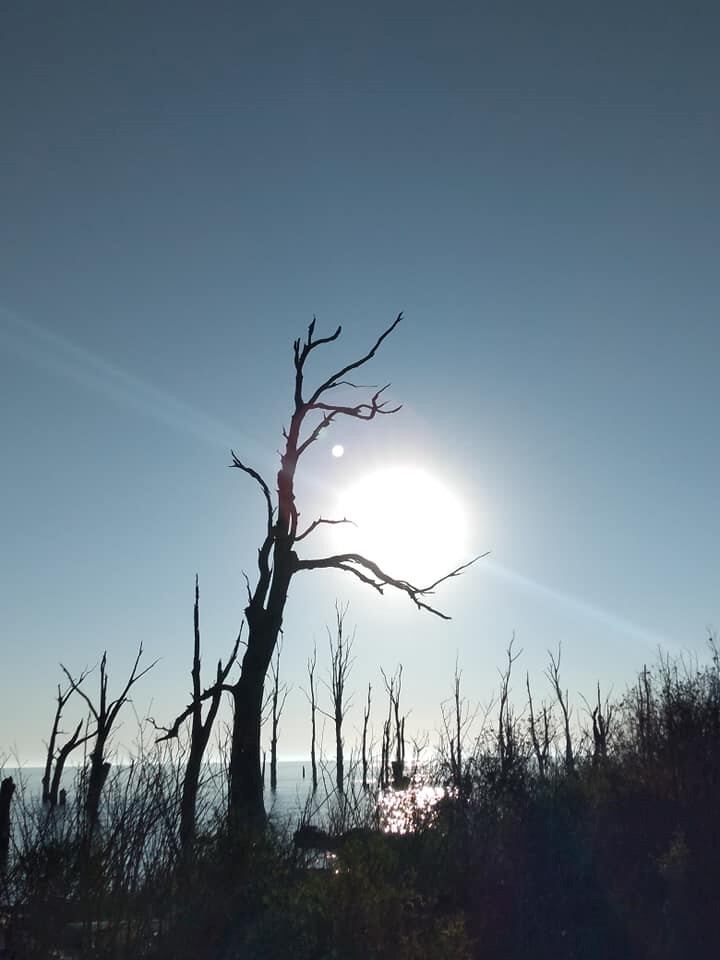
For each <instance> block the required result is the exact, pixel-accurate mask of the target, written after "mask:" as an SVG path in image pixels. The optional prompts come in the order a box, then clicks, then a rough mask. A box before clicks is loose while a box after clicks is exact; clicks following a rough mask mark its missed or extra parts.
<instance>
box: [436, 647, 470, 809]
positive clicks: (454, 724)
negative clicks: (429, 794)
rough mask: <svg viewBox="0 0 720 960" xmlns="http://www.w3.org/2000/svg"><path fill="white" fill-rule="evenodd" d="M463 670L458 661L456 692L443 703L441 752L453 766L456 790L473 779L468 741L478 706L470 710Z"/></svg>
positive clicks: (441, 706) (451, 780) (452, 781)
mask: <svg viewBox="0 0 720 960" xmlns="http://www.w3.org/2000/svg"><path fill="white" fill-rule="evenodd" d="M461 680H462V671H461V670H460V669H459V668H458V663H457V660H456V661H455V675H454V677H453V694H452V697H450V698H449V699H448V700H445V701H444V702H443V703H441V704H440V713H441V716H442V723H443V730H442V732H441V751H442V753H443V755H444V759H445V762H446V763H447V766H448V767H449V774H450V782H451V783H452V785H453V787H455V789H456V790H459V791H464V790H465V789H466V787H467V786H468V785H469V781H470V776H469V774H470V762H469V760H468V758H466V757H465V741H466V739H467V737H468V735H469V733H470V730H471V728H472V726H473V724H474V723H475V719H476V717H477V713H478V708H477V707H475V709H474V710H471V709H470V703H469V701H468V700H467V699H466V698H465V697H463V696H462V692H461Z"/></svg>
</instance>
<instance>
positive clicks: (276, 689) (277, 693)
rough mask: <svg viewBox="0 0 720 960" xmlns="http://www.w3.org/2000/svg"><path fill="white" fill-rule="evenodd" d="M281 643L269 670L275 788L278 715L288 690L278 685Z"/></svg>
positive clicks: (273, 787) (274, 784) (272, 785)
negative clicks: (270, 676) (270, 678)
mask: <svg viewBox="0 0 720 960" xmlns="http://www.w3.org/2000/svg"><path fill="white" fill-rule="evenodd" d="M281 649H282V645H281V644H278V646H277V648H276V656H275V660H274V661H273V663H272V665H271V667H270V671H271V674H272V684H273V685H272V694H271V701H272V709H271V736H270V789H271V790H273V791H274V790H277V746H278V736H279V729H280V716H281V715H282V712H283V707H284V706H285V700H286V699H287V695H288V690H287V687H286V686H284V685H283V686H281V685H280V651H281Z"/></svg>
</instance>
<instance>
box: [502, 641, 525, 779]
mask: <svg viewBox="0 0 720 960" xmlns="http://www.w3.org/2000/svg"><path fill="white" fill-rule="evenodd" d="M514 643H515V637H514V636H513V638H512V640H511V641H510V644H509V646H508V648H507V652H506V657H507V664H506V666H505V669H504V670H501V671H499V672H500V709H499V711H498V732H497V744H498V755H499V758H500V776H501V778H502V779H503V780H504V779H505V778H506V777H507V776H508V775H509V774H510V772H511V771H512V769H513V767H514V766H515V765H516V763H517V761H518V759H519V758H518V738H517V731H516V728H515V719H514V717H513V710H512V706H511V704H510V678H511V676H512V668H513V664H514V663H515V661H516V660H517V659H518V657H520V655H521V654H522V650H520V651H518V652H517V653H513V645H514Z"/></svg>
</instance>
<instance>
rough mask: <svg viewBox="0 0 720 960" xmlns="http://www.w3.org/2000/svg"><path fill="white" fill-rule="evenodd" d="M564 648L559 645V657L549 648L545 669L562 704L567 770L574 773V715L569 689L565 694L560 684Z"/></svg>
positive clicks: (558, 700)
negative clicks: (571, 726)
mask: <svg viewBox="0 0 720 960" xmlns="http://www.w3.org/2000/svg"><path fill="white" fill-rule="evenodd" d="M561 653H562V650H561V648H560V646H558V652H557V658H556V657H555V656H554V654H553V653H552V651H551V650H548V656H549V657H550V666H549V667H548V669H547V670H546V671H545V676H546V677H547V678H548V680H549V681H550V683H551V685H552V688H553V691H554V693H555V696H556V698H557V702H558V704H559V705H560V711H561V713H562V716H563V732H564V734H565V772H566V773H574V771H575V753H574V751H573V742H572V732H571V730H570V717H571V715H572V707H571V706H570V703H569V698H568V692H567V690H566V691H565V693H564V694H563V690H562V687H561V685H560V657H561Z"/></svg>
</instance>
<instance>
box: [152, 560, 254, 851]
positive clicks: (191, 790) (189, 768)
mask: <svg viewBox="0 0 720 960" xmlns="http://www.w3.org/2000/svg"><path fill="white" fill-rule="evenodd" d="M241 637H242V628H241V630H240V632H239V633H238V637H237V640H236V641H235V646H234V648H233V650H232V653H231V654H230V657H229V658H228V660H227V663H226V664H225V666H223V664H222V660H219V661H218V665H217V673H216V677H215V684H214V685H213V686H212V687H210V689H209V690H206V691H205V692H204V693H203V692H202V687H201V682H200V667H201V660H200V585H199V579H198V576H197V574H196V576H195V604H194V607H193V641H194V642H193V665H192V671H191V676H192V700H191V702H190V705H189V706H188V707H186V709H185V710H184V711H183V712H182V713H181V714H180V715H179V716H178V717H177V718H176V720H175V722H174V724H173V725H172V727H169V728H165V734H164V736H162V737H159V738H158V742H159V741H161V740H169V739H172V738H174V737H177V736H178V734H179V732H180V726H181V724H182V723H184V722H185V720H187V719H188V717H189V718H191V727H190V748H189V754H188V760H187V763H186V765H185V773H184V776H183V788H182V796H181V798H180V847H181V850H182V852H183V856H184V857H188V856H189V855H190V853H191V851H192V845H193V841H194V839H195V820H196V813H197V797H198V789H199V786H200V773H201V771H202V763H203V757H204V755H205V750H206V748H207V745H208V741H209V739H210V734H211V732H212V727H213V723H214V722H215V717H216V716H217V712H218V709H219V707H220V700H221V697H222V694H223V690H225V689H227V688H226V687H225V686H224V684H225V681H226V679H227V676H228V674H229V672H230V669H231V667H232V665H233V663H234V662H235V658H236V657H237V652H238V648H239V646H240V639H241ZM203 700H209V707H208V711H207V716H206V718H205V720H203V717H202V704H203Z"/></svg>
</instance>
